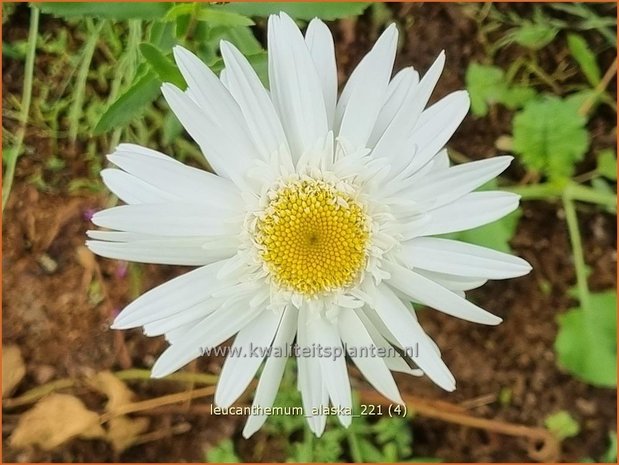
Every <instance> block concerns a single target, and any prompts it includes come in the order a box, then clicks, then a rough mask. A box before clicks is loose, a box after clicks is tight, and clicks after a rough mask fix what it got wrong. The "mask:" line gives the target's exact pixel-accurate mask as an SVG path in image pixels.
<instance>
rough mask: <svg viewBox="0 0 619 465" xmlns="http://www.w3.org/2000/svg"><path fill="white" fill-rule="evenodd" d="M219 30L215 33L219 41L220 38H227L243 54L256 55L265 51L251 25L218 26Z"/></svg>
mask: <svg viewBox="0 0 619 465" xmlns="http://www.w3.org/2000/svg"><path fill="white" fill-rule="evenodd" d="M220 29H221V30H220ZM217 30H218V32H217V33H216V34H213V35H214V36H216V37H217V39H216V40H217V42H218V43H219V40H221V39H225V40H227V41H228V42H231V43H232V44H234V45H235V46H236V48H238V49H239V51H240V52H241V53H242V54H243V55H246V56H247V55H255V54H257V53H262V52H264V49H263V48H262V45H261V44H260V42H258V40H257V39H256V36H254V34H253V32H252V30H251V29H250V28H249V27H226V28H217Z"/></svg>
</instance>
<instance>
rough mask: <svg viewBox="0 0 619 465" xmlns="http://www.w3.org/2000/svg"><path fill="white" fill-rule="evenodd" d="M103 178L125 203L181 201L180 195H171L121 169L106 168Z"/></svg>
mask: <svg viewBox="0 0 619 465" xmlns="http://www.w3.org/2000/svg"><path fill="white" fill-rule="evenodd" d="M101 178H102V179H103V182H104V183H105V185H106V186H107V188H108V189H109V190H111V191H112V192H113V193H114V195H115V196H116V197H118V198H119V199H120V200H122V201H123V202H125V203H129V204H131V203H164V202H174V201H177V202H178V201H179V199H178V197H175V196H173V195H170V194H169V193H167V192H164V191H162V190H160V189H158V188H156V187H154V186H151V185H150V184H148V183H146V182H144V181H142V180H141V179H139V178H136V177H135V176H132V175H130V174H128V173H125V172H124V171H121V170H115V169H110V168H106V169H104V170H101Z"/></svg>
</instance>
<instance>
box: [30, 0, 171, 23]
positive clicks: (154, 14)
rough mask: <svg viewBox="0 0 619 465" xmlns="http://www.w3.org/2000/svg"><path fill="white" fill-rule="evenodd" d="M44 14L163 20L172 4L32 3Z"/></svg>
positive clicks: (71, 16) (66, 16) (67, 16)
mask: <svg viewBox="0 0 619 465" xmlns="http://www.w3.org/2000/svg"><path fill="white" fill-rule="evenodd" d="M31 5H36V6H37V7H38V8H39V9H40V10H41V11H42V12H43V13H49V14H52V15H54V16H59V17H62V18H83V17H85V16H89V17H94V18H101V19H116V20H123V19H157V18H162V17H163V16H164V15H165V14H166V12H167V11H168V8H170V3H167V2H165V3H163V2H162V3H158V2H144V3H134V2H32V3H31Z"/></svg>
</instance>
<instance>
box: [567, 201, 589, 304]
mask: <svg viewBox="0 0 619 465" xmlns="http://www.w3.org/2000/svg"><path fill="white" fill-rule="evenodd" d="M563 208H564V209H565V221H566V222H567V230H568V232H569V235H570V242H571V243H572V252H573V254H574V266H575V267H576V286H577V288H578V297H579V300H580V305H581V307H582V308H583V309H584V310H585V311H589V310H590V308H591V307H590V298H589V286H588V285H587V265H586V263H585V255H584V252H583V248H582V239H581V237H580V229H579V228H578V217H577V216H576V207H575V206H574V201H573V200H572V198H570V196H569V192H568V191H567V190H566V192H565V195H564V196H563Z"/></svg>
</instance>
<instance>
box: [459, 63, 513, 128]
mask: <svg viewBox="0 0 619 465" xmlns="http://www.w3.org/2000/svg"><path fill="white" fill-rule="evenodd" d="M465 79H466V88H467V89H468V91H469V95H470V97H471V111H472V112H473V114H474V115H475V116H486V114H487V113H488V104H493V103H496V102H499V101H500V100H501V98H502V97H503V94H504V93H505V91H506V90H507V83H506V82H505V73H504V72H503V70H502V69H501V68H497V67H496V66H486V65H480V64H477V63H471V64H470V65H469V67H468V69H467V70H466V76H465Z"/></svg>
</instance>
